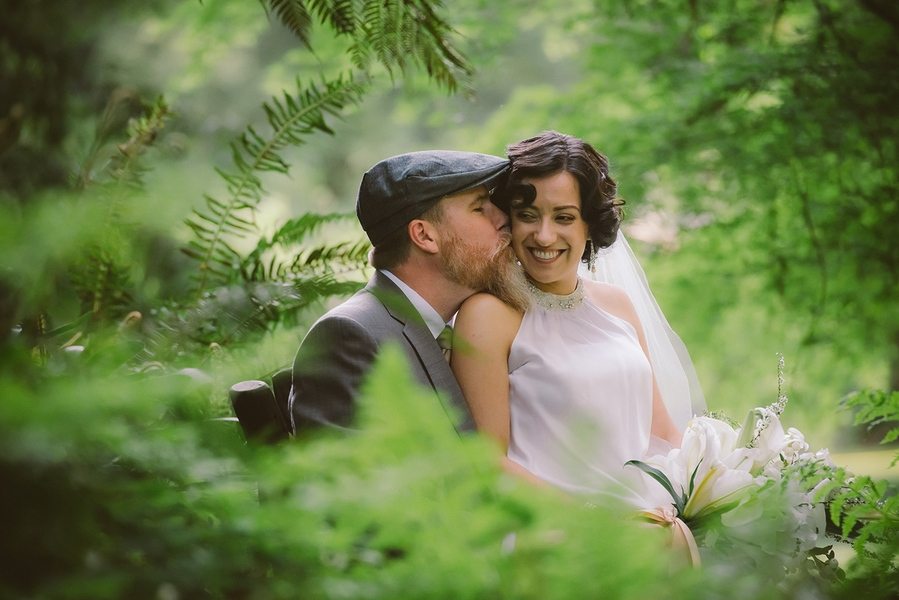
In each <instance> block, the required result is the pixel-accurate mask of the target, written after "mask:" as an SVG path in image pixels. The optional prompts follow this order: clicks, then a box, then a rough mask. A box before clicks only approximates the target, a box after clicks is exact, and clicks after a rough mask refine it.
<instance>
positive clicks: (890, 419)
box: [843, 390, 899, 466]
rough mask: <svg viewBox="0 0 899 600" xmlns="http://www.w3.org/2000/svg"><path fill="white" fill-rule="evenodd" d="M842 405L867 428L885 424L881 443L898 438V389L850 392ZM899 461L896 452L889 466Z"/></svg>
mask: <svg viewBox="0 0 899 600" xmlns="http://www.w3.org/2000/svg"><path fill="white" fill-rule="evenodd" d="M843 403H844V405H845V406H846V407H847V408H849V409H852V410H853V411H854V412H855V417H854V418H855V424H856V425H865V426H866V427H867V428H868V429H873V428H882V427H883V426H887V427H888V429H887V430H886V433H884V434H883V439H881V440H880V443H881V444H890V443H892V442H895V441H896V440H897V439H899V391H892V392H885V391H882V390H862V391H859V392H855V393H853V394H850V395H849V396H847V397H846V398H845V399H844V400H843ZM897 462H899V453H897V454H896V456H895V458H893V461H892V462H891V463H890V466H893V465H895V464H896V463H897Z"/></svg>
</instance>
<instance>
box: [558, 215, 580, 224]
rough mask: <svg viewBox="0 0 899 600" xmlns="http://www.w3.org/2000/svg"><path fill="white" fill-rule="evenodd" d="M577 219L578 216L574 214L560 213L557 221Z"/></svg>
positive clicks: (568, 221) (572, 221)
mask: <svg viewBox="0 0 899 600" xmlns="http://www.w3.org/2000/svg"><path fill="white" fill-rule="evenodd" d="M576 220H577V217H575V216H574V215H559V216H558V217H556V221H558V222H559V223H574V222H575V221H576Z"/></svg>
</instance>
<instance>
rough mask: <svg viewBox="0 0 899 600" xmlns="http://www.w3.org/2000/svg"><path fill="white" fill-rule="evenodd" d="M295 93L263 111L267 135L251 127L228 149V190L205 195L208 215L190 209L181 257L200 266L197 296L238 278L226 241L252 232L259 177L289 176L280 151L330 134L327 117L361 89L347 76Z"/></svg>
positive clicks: (236, 261)
mask: <svg viewBox="0 0 899 600" xmlns="http://www.w3.org/2000/svg"><path fill="white" fill-rule="evenodd" d="M297 90H298V91H297V93H296V94H295V95H293V96H292V95H290V94H287V93H286V92H285V94H284V97H283V99H279V98H273V99H272V100H271V102H270V103H267V104H264V105H263V108H264V110H265V113H266V115H267V117H268V123H269V126H270V127H271V133H270V135H268V136H265V137H263V136H262V135H260V134H259V133H257V132H256V130H255V128H254V127H252V126H249V127H247V130H246V131H245V132H244V134H243V135H242V136H241V137H240V139H239V140H238V141H236V142H233V143H232V144H231V152H232V158H233V161H234V169H235V171H234V172H230V173H229V172H227V171H224V170H219V171H218V172H219V174H220V175H221V176H222V179H224V180H225V184H226V186H227V189H228V195H227V197H226V198H225V199H224V200H219V199H217V198H215V197H213V196H210V195H206V196H205V204H206V210H205V211H203V212H201V211H199V210H194V216H193V217H191V218H190V219H188V220H187V224H188V225H189V226H190V228H191V230H193V233H194V236H195V237H194V239H193V240H191V242H190V243H189V245H188V246H187V247H186V248H184V252H185V253H186V254H187V255H188V256H190V257H191V258H194V259H196V260H197V261H198V265H197V272H196V274H195V276H194V278H195V288H196V293H197V295H198V296H199V295H201V294H202V293H203V292H205V291H206V290H207V289H208V288H209V287H211V286H212V285H213V284H219V285H221V284H224V283H229V282H231V281H233V280H234V275H235V274H236V273H239V272H240V271H239V266H240V263H241V256H240V253H239V252H238V251H237V250H235V249H234V248H233V246H232V245H231V244H229V243H228V242H229V238H237V239H239V238H242V237H244V236H245V235H246V234H252V233H255V232H256V228H255V223H254V220H255V211H256V208H257V206H258V204H259V201H260V200H261V199H262V196H263V193H264V190H263V187H262V181H261V179H260V178H259V175H258V173H259V172H277V173H282V174H287V172H288V164H287V163H286V162H285V161H284V159H283V158H282V157H281V156H280V155H279V151H280V150H282V149H283V148H284V147H285V146H287V145H289V144H293V145H296V144H300V143H302V142H303V141H304V138H305V137H306V136H308V135H309V134H311V133H312V132H314V131H321V132H325V133H330V132H331V130H330V128H329V127H328V125H327V124H326V122H325V115H328V114H332V115H334V114H339V113H340V111H342V110H343V109H344V108H345V107H346V106H347V105H348V104H351V103H354V102H358V101H359V99H360V97H361V96H362V93H363V91H364V87H363V86H361V85H360V84H358V83H356V82H354V81H353V80H352V78H351V77H343V76H341V77H338V78H337V79H335V80H332V81H325V82H323V83H322V85H321V86H317V85H315V84H309V85H308V86H305V87H304V86H303V85H302V83H300V82H299V81H298V82H297Z"/></svg>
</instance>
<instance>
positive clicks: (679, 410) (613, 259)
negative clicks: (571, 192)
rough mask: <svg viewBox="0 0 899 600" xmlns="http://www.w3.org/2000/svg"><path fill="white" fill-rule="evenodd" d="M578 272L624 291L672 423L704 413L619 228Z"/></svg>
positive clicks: (687, 363) (683, 355)
mask: <svg viewBox="0 0 899 600" xmlns="http://www.w3.org/2000/svg"><path fill="white" fill-rule="evenodd" d="M580 275H581V276H582V277H584V278H586V279H592V280H594V281H602V282H606V283H611V284H614V285H617V286H619V287H621V288H624V290H625V291H626V292H627V295H628V296H629V297H630V299H631V302H633V303H634V307H635V308H636V310H637V316H638V317H639V318H640V323H641V324H642V325H643V332H644V334H645V336H646V345H647V347H648V350H649V359H650V362H651V363H652V370H653V372H654V373H655V377H656V382H657V383H658V385H659V391H660V393H661V395H662V399H663V400H664V402H665V406H666V407H667V408H668V413H669V414H670V415H671V419H672V420H673V421H674V424H675V425H677V427H678V428H679V429H680V430H681V431H683V430H684V429H685V428H686V425H687V421H689V420H690V418H692V417H693V416H694V415H701V414H703V413H704V412H705V409H706V404H705V398H704V396H703V394H702V388H701V387H700V385H699V379H698V378H697V376H696V370H695V369H694V368H693V361H692V360H690V354H689V353H688V352H687V348H686V346H684V343H683V342H682V341H681V339H680V338H679V337H678V335H677V334H676V333H674V330H672V329H671V326H670V325H669V324H668V320H667V319H666V318H665V315H664V314H663V313H662V310H661V309H660V308H659V305H658V303H657V302H656V299H655V297H654V296H653V295H652V291H650V289H649V284H648V283H647V281H646V275H645V274H644V273H643V268H642V267H641V266H640V263H639V261H637V257H636V256H635V255H634V253H633V251H632V250H631V247H630V245H629V244H628V243H627V240H626V239H625V237H624V234H623V233H622V232H621V230H620V229H619V230H618V239H617V240H615V243H614V244H612V245H611V246H610V247H609V248H607V249H604V250H600V251H599V252H598V254H597V257H596V268H595V272H590V271H589V270H588V269H587V267H586V265H584V266H582V267H581V269H580Z"/></svg>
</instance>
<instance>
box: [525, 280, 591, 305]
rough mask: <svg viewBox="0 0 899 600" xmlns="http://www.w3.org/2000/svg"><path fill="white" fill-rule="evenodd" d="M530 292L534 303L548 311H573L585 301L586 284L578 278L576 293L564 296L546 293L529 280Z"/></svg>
mask: <svg viewBox="0 0 899 600" xmlns="http://www.w3.org/2000/svg"><path fill="white" fill-rule="evenodd" d="M528 290H530V292H531V296H532V297H533V298H534V302H535V303H536V304H537V305H538V306H540V307H541V308H544V309H546V310H573V309H575V308H577V307H578V306H580V305H581V302H583V301H584V284H583V283H582V282H581V278H580V277H578V278H577V285H575V287H574V291H573V292H571V293H570V294H566V295H564V296H560V295H558V294H550V293H549V292H544V291H543V290H541V289H540V288H538V287H537V286H536V285H534V284H533V283H531V281H530V280H528Z"/></svg>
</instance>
